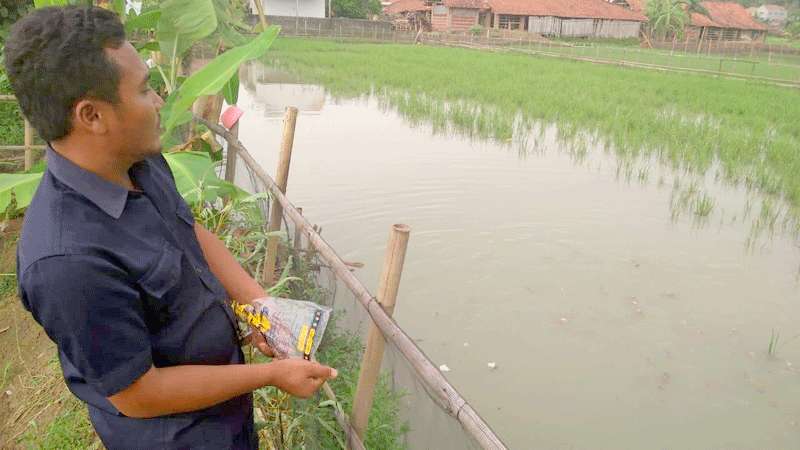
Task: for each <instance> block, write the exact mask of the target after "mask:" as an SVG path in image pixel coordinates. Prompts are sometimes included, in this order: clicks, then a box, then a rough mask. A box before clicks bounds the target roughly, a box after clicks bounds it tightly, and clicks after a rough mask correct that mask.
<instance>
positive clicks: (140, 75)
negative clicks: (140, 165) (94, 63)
mask: <svg viewBox="0 0 800 450" xmlns="http://www.w3.org/2000/svg"><path fill="white" fill-rule="evenodd" d="M105 51H106V55H107V56H108V57H109V59H110V60H111V61H113V62H114V63H115V64H116V65H117V67H118V70H119V73H120V81H119V88H118V93H119V103H118V104H116V105H114V106H113V108H112V111H113V113H112V114H111V116H112V117H110V120H109V129H110V135H109V137H110V138H111V140H112V145H114V147H115V148H118V149H120V150H121V151H122V152H123V154H125V155H126V156H129V157H131V158H132V159H134V160H136V161H138V160H142V159H144V158H146V157H148V156H151V155H154V154H158V153H159V152H161V142H160V140H159V135H160V119H159V114H158V112H159V110H160V109H161V106H162V105H163V104H164V100H162V99H161V97H159V96H158V94H157V93H156V92H155V91H154V90H153V89H151V88H150V83H149V74H150V71H149V70H148V68H147V66H146V65H145V64H144V62H143V61H142V59H141V58H140V57H139V54H138V53H136V49H134V48H133V46H132V45H131V44H130V43H129V42H125V43H124V44H123V45H122V46H121V47H120V48H117V49H110V48H107V49H106V50H105Z"/></svg>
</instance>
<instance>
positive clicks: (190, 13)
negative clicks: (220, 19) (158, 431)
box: [158, 0, 217, 61]
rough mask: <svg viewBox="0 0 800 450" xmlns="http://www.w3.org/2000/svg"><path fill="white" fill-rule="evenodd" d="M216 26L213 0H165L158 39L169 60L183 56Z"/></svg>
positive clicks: (162, 5)
mask: <svg viewBox="0 0 800 450" xmlns="http://www.w3.org/2000/svg"><path fill="white" fill-rule="evenodd" d="M216 29H217V14H216V12H215V11H214V5H213V3H212V2H211V0H166V1H165V2H164V3H162V4H161V17H159V19H158V41H159V43H160V44H161V53H162V54H163V55H164V57H165V58H166V60H167V61H173V60H174V59H175V58H177V57H180V56H181V55H182V54H183V53H184V52H185V51H186V50H188V49H189V47H191V46H192V44H194V43H195V42H197V41H199V40H200V39H203V38H204V37H206V36H208V35H209V34H211V33H213V32H214V30H216Z"/></svg>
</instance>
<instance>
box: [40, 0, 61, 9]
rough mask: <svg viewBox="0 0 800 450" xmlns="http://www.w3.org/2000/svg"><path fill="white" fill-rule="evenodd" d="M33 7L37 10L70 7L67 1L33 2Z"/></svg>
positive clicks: (47, 0)
mask: <svg viewBox="0 0 800 450" xmlns="http://www.w3.org/2000/svg"><path fill="white" fill-rule="evenodd" d="M33 5H34V6H35V7H36V8H47V7H48V6H66V5H69V2H68V1H67V0H33Z"/></svg>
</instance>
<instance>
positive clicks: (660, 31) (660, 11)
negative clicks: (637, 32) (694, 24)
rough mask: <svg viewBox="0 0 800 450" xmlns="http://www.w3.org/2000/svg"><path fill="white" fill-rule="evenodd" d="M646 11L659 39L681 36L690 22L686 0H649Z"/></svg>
mask: <svg viewBox="0 0 800 450" xmlns="http://www.w3.org/2000/svg"><path fill="white" fill-rule="evenodd" d="M646 12H647V18H648V19H650V29H651V32H652V33H653V35H654V36H655V37H656V38H658V39H665V38H668V37H678V38H680V37H681V36H683V30H684V28H685V26H686V24H687V23H688V22H689V16H688V15H687V14H686V11H685V10H684V2H682V1H680V0H649V1H648V2H647V7H646Z"/></svg>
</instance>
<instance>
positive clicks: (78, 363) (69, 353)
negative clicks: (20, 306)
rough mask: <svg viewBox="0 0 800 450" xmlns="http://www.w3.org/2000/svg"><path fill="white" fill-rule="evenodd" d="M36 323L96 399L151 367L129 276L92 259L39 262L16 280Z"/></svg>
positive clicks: (137, 297) (119, 388) (56, 258)
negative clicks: (94, 394) (89, 388)
mask: <svg viewBox="0 0 800 450" xmlns="http://www.w3.org/2000/svg"><path fill="white" fill-rule="evenodd" d="M20 287H21V291H22V295H23V300H24V301H25V303H26V304H27V305H28V306H29V308H30V310H31V313H32V314H33V316H34V318H35V319H36V321H37V322H39V323H40V324H41V325H42V327H43V328H44V329H45V331H46V332H47V334H48V335H49V336H50V338H51V339H52V340H53V341H54V342H55V343H56V344H57V345H58V348H59V350H60V351H61V352H62V354H63V355H64V356H65V357H66V358H68V359H69V361H70V362H71V363H72V364H73V365H74V366H75V368H76V369H77V370H78V372H79V373H80V374H81V376H82V377H83V378H84V379H85V380H86V383H87V384H89V385H90V386H92V387H93V388H94V389H96V390H97V391H98V392H99V393H100V394H101V395H104V396H106V397H109V396H111V395H114V394H116V393H118V392H120V391H122V390H124V389H125V388H127V387H128V386H130V385H131V384H132V383H133V382H134V381H136V380H137V379H138V378H139V377H141V376H142V375H143V374H144V373H145V372H146V371H147V370H149V369H150V367H151V366H152V355H151V348H150V339H149V333H148V329H147V326H146V324H145V312H144V307H143V305H142V298H141V295H140V294H139V291H138V290H137V289H136V288H135V287H134V286H133V285H132V284H131V283H130V282H129V281H128V274H127V273H126V272H125V271H124V270H122V269H120V268H118V267H116V266H115V265H113V264H112V263H111V262H109V261H106V260H104V259H102V258H98V257H95V256H86V255H64V256H53V257H49V258H45V259H41V260H39V261H36V262H35V263H33V264H32V265H31V266H30V267H28V268H27V270H25V272H24V274H23V275H22V278H21V280H20Z"/></svg>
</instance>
